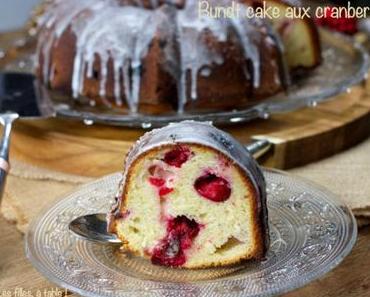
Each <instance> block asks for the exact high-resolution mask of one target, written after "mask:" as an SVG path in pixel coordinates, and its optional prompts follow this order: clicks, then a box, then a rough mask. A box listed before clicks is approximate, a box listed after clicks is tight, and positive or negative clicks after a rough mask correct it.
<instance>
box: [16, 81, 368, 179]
mask: <svg viewBox="0 0 370 297" xmlns="http://www.w3.org/2000/svg"><path fill="white" fill-rule="evenodd" d="M369 85H370V83H363V84H361V85H358V86H355V87H353V88H352V89H351V91H350V92H349V93H345V94H342V95H339V96H337V97H336V98H334V99H335V100H332V101H328V102H326V103H322V104H319V105H318V106H317V107H315V108H305V109H301V110H298V111H295V112H290V113H285V114H279V115H274V116H272V117H271V118H269V119H267V120H255V121H253V122H250V123H247V124H239V125H236V126H230V127H224V128H225V130H227V131H228V132H230V133H232V134H233V135H234V136H235V137H236V138H237V139H239V140H240V141H241V142H242V143H248V142H250V141H251V139H261V138H266V139H268V140H270V141H271V142H272V143H273V148H272V149H271V150H270V151H269V152H268V153H267V154H266V155H265V156H263V157H262V158H261V160H260V162H261V163H262V164H263V165H265V166H269V167H275V168H279V169H288V168H292V167H296V166H300V165H304V164H307V163H309V162H313V161H317V160H319V159H322V158H325V157H328V156H331V155H333V154H335V153H338V152H340V151H342V150H344V149H347V148H349V147H351V146H353V145H355V144H357V143H359V142H360V141H362V140H364V139H365V138H367V137H368V136H369V135H370V87H369ZM143 133H144V131H143V130H139V129H130V128H122V127H108V126H103V125H92V126H87V125H85V124H83V123H82V122H76V121H71V120H65V119H51V120H39V121H19V122H18V123H17V124H16V125H15V128H14V133H13V139H12V146H11V157H13V158H17V159H18V160H21V161H24V162H27V163H30V164H33V165H37V166H41V167H46V168H49V169H54V170H59V171H63V172H66V173H73V174H79V175H84V176H92V177H93V176H101V175H104V174H107V173H111V172H115V171H119V170H122V165H123V159H124V155H125V153H126V152H127V150H128V149H129V147H130V146H131V145H132V144H133V142H134V141H136V140H137V139H138V137H140V136H141V135H142V134H143Z"/></svg>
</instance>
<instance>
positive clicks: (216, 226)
mask: <svg viewBox="0 0 370 297" xmlns="http://www.w3.org/2000/svg"><path fill="white" fill-rule="evenodd" d="M179 155H181V156H180V157H179ZM179 160H180V161H179ZM210 184H211V186H210ZM256 209H257V197H256V192H255V190H254V187H253V186H252V183H251V182H250V180H249V178H248V177H247V176H246V175H245V173H243V171H242V170H241V169H240V168H239V166H237V165H236V164H233V163H232V162H231V161H230V160H229V159H228V158H227V157H226V156H224V155H223V154H221V153H220V152H217V151H216V150H214V149H212V148H208V147H205V146H201V145H196V144H181V145H168V146H166V147H162V148H155V149H152V150H150V151H148V152H146V153H145V154H143V155H141V156H140V157H139V158H138V159H136V160H135V161H134V163H133V164H132V165H131V166H130V169H129V172H128V175H127V179H126V183H125V186H124V193H123V201H122V205H121V209H120V218H119V219H116V221H115V231H116V233H117V235H118V236H119V238H120V239H121V240H122V241H123V242H124V243H125V244H124V246H125V248H126V249H128V250H130V251H132V252H134V253H136V254H138V255H140V256H144V257H147V258H151V260H152V262H153V263H154V264H159V265H166V266H180V267H186V268H201V267H210V266H217V265H227V264H233V263H237V262H240V261H241V260H243V259H251V258H260V257H262V256H263V253H264V250H265V247H264V242H263V230H262V226H261V224H260V223H259V217H258V214H257V211H256Z"/></svg>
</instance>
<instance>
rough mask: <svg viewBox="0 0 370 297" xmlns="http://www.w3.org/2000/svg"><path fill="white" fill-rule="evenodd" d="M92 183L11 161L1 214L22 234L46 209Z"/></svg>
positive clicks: (84, 179)
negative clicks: (65, 195) (54, 202)
mask: <svg viewBox="0 0 370 297" xmlns="http://www.w3.org/2000/svg"><path fill="white" fill-rule="evenodd" d="M92 180H93V179H92V178H87V177H83V176H77V175H69V174H64V173H61V172H56V171H51V170H47V169H43V168H39V167H34V166H31V165H28V164H24V163H22V162H18V161H17V160H12V168H11V170H10V174H9V176H8V179H7V185H6V188H5V193H4V197H3V201H2V206H1V213H2V215H3V216H4V217H5V218H6V219H7V220H8V221H12V222H14V223H16V225H17V228H18V229H19V230H20V231H21V232H22V233H24V232H25V231H26V230H27V227H28V225H29V223H30V221H31V220H32V219H33V218H34V217H35V216H37V214H38V213H39V212H40V211H41V210H42V209H43V208H44V207H45V206H46V205H48V204H50V203H51V202H52V201H54V200H56V199H57V198H60V197H62V196H63V195H64V194H67V193H69V192H71V191H73V190H74V189H76V188H77V187H78V186H79V185H81V184H84V183H87V182H90V181H92Z"/></svg>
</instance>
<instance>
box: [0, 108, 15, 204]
mask: <svg viewBox="0 0 370 297" xmlns="http://www.w3.org/2000/svg"><path fill="white" fill-rule="evenodd" d="M17 118H18V114H16V113H6V114H1V115H0V123H1V124H2V125H3V126H4V130H3V136H2V139H1V142H0V203H1V200H2V198H3V194H4V187H5V182H6V176H7V175H8V172H9V169H10V165H9V146H10V135H11V131H12V125H13V122H14V121H15V120H16V119H17Z"/></svg>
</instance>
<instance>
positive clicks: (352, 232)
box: [25, 168, 358, 297]
mask: <svg viewBox="0 0 370 297" xmlns="http://www.w3.org/2000/svg"><path fill="white" fill-rule="evenodd" d="M263 170H264V172H265V173H267V174H277V175H282V176H285V177H291V178H294V179H295V180H297V181H298V182H300V183H303V184H305V185H307V186H309V187H313V188H315V189H317V190H319V191H320V192H322V193H323V194H326V195H327V200H329V201H331V202H332V203H334V204H336V205H337V206H338V207H339V208H340V209H341V210H342V211H343V213H345V214H347V216H348V217H347V219H349V223H348V226H347V227H350V228H349V233H348V234H349V235H348V237H349V238H348V242H347V244H346V245H345V246H344V247H342V248H341V251H340V253H339V254H338V255H337V256H336V258H335V260H334V261H332V262H331V263H330V265H326V266H323V267H321V269H319V270H312V271H310V272H308V273H306V274H305V277H304V278H296V279H295V280H294V282H291V283H289V284H286V285H285V286H282V287H281V288H279V289H277V288H273V289H271V290H270V291H269V292H266V293H262V294H257V295H253V296H270V295H275V294H284V293H287V292H290V291H293V290H295V289H298V288H300V287H303V286H305V285H307V284H309V283H311V282H313V281H315V280H317V279H319V278H320V277H322V276H324V275H325V274H327V273H328V272H330V271H331V270H333V269H334V268H336V267H337V266H338V265H339V264H340V263H341V262H342V261H343V260H344V258H345V257H346V256H347V255H348V254H349V253H350V252H351V251H352V249H353V247H354V245H355V243H356V241H357V234H358V230H357V222H356V219H355V217H354V215H353V213H352V211H351V210H350V209H349V208H348V207H347V206H346V205H345V204H344V203H343V202H342V201H341V200H340V199H339V198H338V196H337V195H336V194H334V193H332V192H330V191H329V190H327V189H326V188H325V187H322V186H320V185H317V184H316V183H314V182H312V181H309V180H307V179H305V178H302V177H296V176H293V175H291V174H289V173H286V172H283V171H280V170H276V169H270V168H264V169H263ZM120 174H121V173H113V174H110V175H107V176H105V177H102V178H99V179H98V180H96V181H93V182H90V183H87V184H85V185H83V186H81V187H79V188H78V189H77V190H76V191H73V192H71V193H69V194H68V193H67V194H66V195H64V197H65V198H64V199H61V200H58V199H57V200H56V201H54V202H53V203H51V204H49V205H47V206H46V207H44V208H43V210H42V211H41V212H40V214H39V215H38V216H37V217H36V218H34V219H33V221H32V222H31V224H30V227H29V228H28V231H27V233H26V236H25V253H26V256H27V258H28V259H29V261H30V262H31V263H32V265H33V266H34V267H35V268H36V270H37V271H38V272H39V273H40V274H42V275H43V276H44V277H46V278H47V279H48V280H50V281H51V282H53V283H55V284H57V285H60V286H62V287H63V288H65V289H68V290H70V291H72V292H76V293H78V294H80V295H82V296H94V297H95V296H96V297H98V296H101V295H99V294H98V293H97V292H91V291H88V290H84V289H81V288H78V287H75V286H73V285H72V284H69V283H68V282H66V281H64V280H63V279H61V278H58V276H56V275H54V274H53V272H52V271H50V270H49V269H48V268H47V267H45V265H44V264H43V263H42V262H39V260H40V259H38V258H37V256H35V255H34V253H33V251H32V249H33V247H32V238H33V236H32V235H33V233H34V231H35V230H36V229H37V227H38V225H39V224H40V222H41V219H42V218H43V217H44V216H45V215H46V214H47V213H48V212H49V211H51V210H52V209H53V208H56V207H58V206H60V205H61V204H63V203H65V202H66V199H68V198H69V196H70V195H72V194H73V193H77V192H79V191H81V190H83V189H87V188H88V187H91V186H92V185H94V184H96V183H98V182H102V181H103V180H108V179H111V178H114V177H117V176H119V175H120ZM70 236H73V235H72V234H71V235H70ZM127 277H128V278H131V279H135V280H139V281H141V282H143V283H146V282H148V283H166V284H172V285H178V284H180V283H181V282H164V281H156V280H147V279H138V278H135V277H133V276H127ZM236 278H237V277H236V276H229V277H226V278H221V279H215V280H200V281H195V282H187V283H189V284H194V285H199V286H201V285H204V284H210V283H217V284H221V283H222V282H225V281H227V280H233V279H234V280H235V279H236ZM231 295H233V294H230V296H231Z"/></svg>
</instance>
